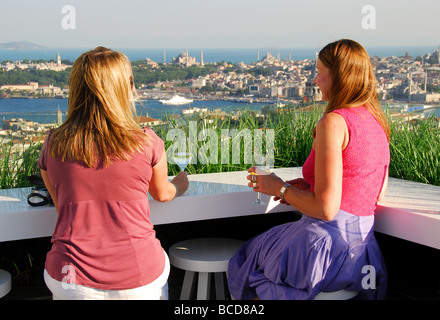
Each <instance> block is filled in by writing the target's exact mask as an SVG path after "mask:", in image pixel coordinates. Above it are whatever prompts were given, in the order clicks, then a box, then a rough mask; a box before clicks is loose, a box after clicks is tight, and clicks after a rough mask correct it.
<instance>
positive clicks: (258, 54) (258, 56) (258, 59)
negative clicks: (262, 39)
mask: <svg viewBox="0 0 440 320" xmlns="http://www.w3.org/2000/svg"><path fill="white" fill-rule="evenodd" d="M257 61H260V51H257Z"/></svg>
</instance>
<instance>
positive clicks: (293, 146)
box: [155, 110, 322, 175]
mask: <svg viewBox="0 0 440 320" xmlns="http://www.w3.org/2000/svg"><path fill="white" fill-rule="evenodd" d="M321 115H322V113H321V112H320V111H311V112H294V111H293V110H292V112H283V113H279V114H278V113H273V114H270V115H268V116H266V117H257V116H256V114H255V112H253V111H250V110H244V111H242V115H241V117H240V118H239V119H237V120H234V119H233V118H232V117H225V118H222V119H220V118H213V119H211V121H212V122H210V123H207V122H206V119H200V118H198V116H197V115H195V116H193V117H189V118H185V119H180V118H178V119H177V120H176V119H175V118H172V117H168V116H166V117H165V119H164V120H165V121H166V122H167V125H165V126H162V127H159V128H157V129H155V131H156V133H157V135H158V136H159V137H161V138H162V139H163V140H164V141H165V148H166V149H167V150H169V148H172V147H173V146H172V145H173V144H174V143H175V141H173V140H172V139H171V140H167V134H168V132H169V131H170V129H173V128H175V129H180V130H182V131H183V132H184V136H185V137H189V136H190V131H191V123H192V124H193V127H194V123H196V124H197V126H196V128H197V129H196V134H197V135H198V136H200V134H201V132H202V130H203V129H211V130H213V131H214V132H215V136H216V137H217V138H218V139H219V141H218V144H217V145H218V151H217V154H218V159H217V163H213V162H212V161H208V163H202V162H200V161H198V162H197V163H192V164H189V165H188V166H187V169H186V170H187V171H188V172H189V173H192V174H198V173H213V172H226V171H238V170H247V169H248V168H249V167H250V166H251V164H252V158H251V159H249V158H246V148H247V147H250V148H251V152H253V150H254V148H255V147H256V146H257V147H258V142H256V141H255V139H256V137H255V135H258V132H261V133H260V134H261V138H262V140H261V141H262V145H261V148H262V150H261V152H262V153H263V154H266V153H267V148H269V149H270V148H272V144H271V143H270V141H271V140H270V137H271V136H272V137H273V138H272V139H273V155H274V158H273V160H274V162H273V166H274V167H275V168H279V167H296V166H302V164H303V163H304V161H305V160H306V158H307V156H308V154H309V152H310V149H311V146H312V142H313V137H312V130H313V128H314V127H315V125H316V122H317V121H318V119H319V118H320V117H321ZM228 130H229V131H230V132H232V130H235V131H234V132H235V133H241V132H246V133H250V134H251V140H252V141H251V146H249V145H248V143H247V142H246V141H245V139H242V141H240V151H239V152H240V162H239V163H236V162H234V161H233V157H234V155H233V152H234V150H235V149H233V148H232V143H233V142H232V140H234V138H233V137H232V138H231V139H230V140H229V141H226V142H225V141H224V139H223V141H224V142H223V143H226V144H229V158H228V159H229V161H228V162H226V163H225V162H224V161H223V159H222V152H223V154H224V152H225V148H224V144H222V141H220V140H221V137H222V135H223V134H224V132H225V131H228ZM270 130H271V131H272V132H271V133H270V132H269V131H270ZM211 132H212V131H211ZM236 139H237V138H236ZM206 143H209V140H208V139H204V138H203V137H202V139H200V138H199V139H198V141H197V148H196V149H197V151H199V150H201V149H203V146H204V144H206ZM266 143H268V145H266ZM222 149H223V150H222ZM248 150H249V149H248ZM178 171H179V168H178V167H177V165H174V164H172V163H171V164H170V165H169V174H170V175H175V174H177V173H178Z"/></svg>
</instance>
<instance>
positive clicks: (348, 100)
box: [319, 39, 390, 140]
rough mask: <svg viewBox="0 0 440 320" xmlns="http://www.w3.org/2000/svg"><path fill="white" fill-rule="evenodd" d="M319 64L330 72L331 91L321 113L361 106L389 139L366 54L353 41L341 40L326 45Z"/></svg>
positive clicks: (386, 120) (385, 119) (387, 127)
mask: <svg viewBox="0 0 440 320" xmlns="http://www.w3.org/2000/svg"><path fill="white" fill-rule="evenodd" d="M319 60H320V61H321V62H322V64H323V65H324V66H325V67H326V68H328V69H329V70H330V74H331V77H332V88H331V92H330V97H329V101H328V104H327V108H326V109H325V111H324V113H329V112H332V111H333V110H336V109H342V108H350V107H357V106H361V105H365V106H366V107H367V108H368V109H369V111H370V112H371V114H372V115H373V116H374V117H375V118H376V120H377V121H378V122H379V123H380V125H381V126H382V127H383V129H384V131H385V134H386V135H387V137H388V140H389V139H390V128H389V123H388V119H387V117H386V116H385V114H384V112H383V110H382V109H381V107H380V104H379V100H378V99H377V94H376V78H375V76H374V72H373V66H372V65H371V61H370V57H369V55H368V53H367V51H366V50H365V49H364V47H362V45H360V44H359V43H357V42H356V41H353V40H348V39H342V40H339V41H335V42H332V43H329V44H328V45H326V46H325V47H324V48H322V50H321V51H320V52H319Z"/></svg>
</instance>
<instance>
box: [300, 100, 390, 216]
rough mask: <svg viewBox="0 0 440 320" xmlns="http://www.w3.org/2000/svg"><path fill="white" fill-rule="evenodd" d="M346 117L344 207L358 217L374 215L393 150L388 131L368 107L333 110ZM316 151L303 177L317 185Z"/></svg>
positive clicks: (309, 158) (343, 154) (343, 159)
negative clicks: (390, 147)
mask: <svg viewBox="0 0 440 320" xmlns="http://www.w3.org/2000/svg"><path fill="white" fill-rule="evenodd" d="M333 112H335V113H337V114H339V115H341V116H342V117H344V119H345V122H346V124H347V128H348V133H349V137H350V138H349V142H348V145H347V147H346V148H345V149H344V150H343V151H342V161H343V176H342V199H341V207H340V209H341V210H344V211H346V212H348V213H351V214H354V215H357V216H369V215H373V214H374V212H375V210H376V205H377V199H378V197H379V195H380V191H381V190H382V186H383V183H384V180H385V176H386V172H387V168H388V166H389V163H390V150H389V143H388V140H387V137H386V134H385V132H384V130H383V128H382V126H381V125H380V124H379V123H378V122H377V121H376V119H375V118H374V117H373V115H372V114H371V113H370V112H369V111H368V110H367V108H366V107H364V106H361V107H356V108H348V109H339V110H335V111H333ZM314 168H315V150H314V149H313V148H312V150H311V152H310V154H309V157H308V158H307V160H306V161H305V163H304V165H303V169H302V171H303V177H304V179H305V180H306V181H307V182H308V183H309V184H310V185H311V191H312V192H313V190H314V186H315V171H314V170H315V169H314Z"/></svg>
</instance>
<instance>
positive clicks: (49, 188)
mask: <svg viewBox="0 0 440 320" xmlns="http://www.w3.org/2000/svg"><path fill="white" fill-rule="evenodd" d="M40 171H41V177H43V181H44V185H45V186H46V189H47V191H49V194H50V196H51V197H52V201H53V204H54V205H55V209H56V210H57V212H58V199H57V196H56V194H55V189H54V188H53V185H52V183H51V182H50V180H49V176H48V174H47V171H46V170H43V169H40Z"/></svg>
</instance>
